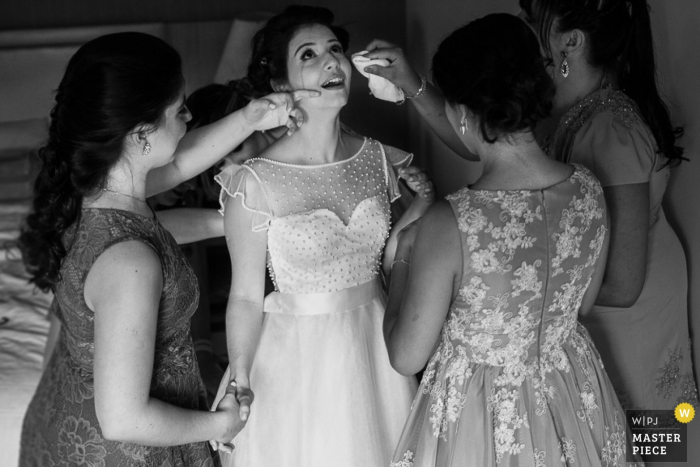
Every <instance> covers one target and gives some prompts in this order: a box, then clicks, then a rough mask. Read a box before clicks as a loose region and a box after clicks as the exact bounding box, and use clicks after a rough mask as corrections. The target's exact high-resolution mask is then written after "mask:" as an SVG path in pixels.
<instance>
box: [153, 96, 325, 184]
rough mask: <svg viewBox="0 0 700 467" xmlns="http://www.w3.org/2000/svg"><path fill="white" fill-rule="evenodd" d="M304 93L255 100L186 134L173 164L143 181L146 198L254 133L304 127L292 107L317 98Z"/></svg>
mask: <svg viewBox="0 0 700 467" xmlns="http://www.w3.org/2000/svg"><path fill="white" fill-rule="evenodd" d="M320 95H321V93H320V92H318V91H307V90H304V89H301V90H297V91H294V92H291V93H274V94H270V95H268V96H265V97H263V98H261V99H254V100H252V101H250V102H249V103H248V105H246V106H245V107H243V108H242V109H240V110H237V111H236V112H233V113H232V114H229V115H227V116H226V117H224V118H222V119H221V120H218V121H216V122H214V123H211V124H209V125H206V126H203V127H200V128H196V129H194V130H192V131H189V132H187V133H186V134H185V136H183V137H182V139H181V140H180V142H179V143H178V145H177V149H176V150H175V154H174V155H173V161H172V162H170V163H169V164H167V165H164V166H163V167H158V168H156V169H153V170H151V171H150V172H149V173H148V177H147V178H146V195H147V196H153V195H155V194H158V193H161V192H163V191H166V190H169V189H171V188H173V187H176V186H177V185H179V184H180V183H182V182H184V181H186V180H189V179H191V178H193V177H195V176H196V175H199V174H200V173H202V172H204V171H205V170H206V169H208V168H209V167H211V166H212V165H214V164H216V163H217V162H218V161H219V160H221V159H222V158H223V157H224V156H226V155H227V154H228V153H230V152H231V151H233V149H235V148H236V147H237V146H238V145H240V144H241V143H242V142H243V141H244V140H245V139H246V138H248V137H249V136H250V135H251V134H253V132H254V131H258V130H269V129H272V128H278V127H280V126H287V127H288V128H289V132H294V131H295V130H296V129H297V128H298V127H299V126H301V125H302V123H303V117H302V114H301V111H300V110H299V109H297V108H295V107H294V103H295V102H296V101H298V100H300V99H305V98H313V97H318V96H320Z"/></svg>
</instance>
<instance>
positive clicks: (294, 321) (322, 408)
mask: <svg viewBox="0 0 700 467" xmlns="http://www.w3.org/2000/svg"><path fill="white" fill-rule="evenodd" d="M384 305H385V296H384V294H383V292H382V290H381V286H380V284H379V283H378V282H376V281H372V282H367V283H365V284H362V285H359V286H357V287H352V288H349V289H345V290H341V291H338V292H330V293H317V294H287V293H277V292H275V293H273V294H270V295H269V296H268V297H267V298H266V299H265V317H264V320H263V327H262V332H261V338H260V343H259V346H258V349H257V352H256V354H255V358H254V361H253V365H252V368H251V374H250V380H251V389H252V390H253V392H254V393H255V400H254V402H253V405H252V406H251V415H250V418H249V420H248V423H247V425H246V427H245V428H244V429H243V430H242V431H241V432H240V433H239V435H238V436H237V437H236V438H235V439H234V440H233V444H234V445H235V446H236V448H235V450H234V452H233V454H231V455H227V454H223V455H222V461H223V464H224V465H225V466H235V467H328V466H334V467H345V466H347V467H358V466H362V467H375V466H376V467H379V466H384V467H385V466H387V465H388V464H389V462H390V460H391V455H392V453H393V451H394V448H395V447H396V443H397V442H398V439H399V436H400V434H401V430H402V428H403V426H404V423H405V421H406V418H407V416H408V414H409V411H410V405H411V401H412V399H413V396H414V394H415V391H416V386H417V384H416V381H415V379H414V378H413V377H404V376H401V375H400V374H398V373H397V372H396V371H394V369H393V368H392V367H391V365H390V363H389V358H388V355H387V351H386V347H385V345H384V338H383V335H382V320H383V316H384ZM228 379H229V370H227V371H226V374H225V375H224V379H223V381H222V387H221V388H220V389H219V397H221V395H222V394H223V391H224V390H225V383H226V382H228ZM217 400H218V398H217Z"/></svg>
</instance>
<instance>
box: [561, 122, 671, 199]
mask: <svg viewBox="0 0 700 467" xmlns="http://www.w3.org/2000/svg"><path fill="white" fill-rule="evenodd" d="M655 148H656V143H655V141H654V138H653V136H652V135H651V132H650V131H649V130H648V129H647V127H646V126H645V125H644V123H643V122H641V121H634V122H623V121H621V120H620V119H618V118H617V117H616V116H615V115H614V114H613V113H612V112H603V113H600V114H598V115H596V116H595V117H594V118H592V119H591V120H590V121H589V122H587V123H586V124H585V125H584V126H583V127H581V130H579V132H578V134H577V136H576V142H575V144H574V147H573V149H572V159H571V160H572V161H575V162H579V163H581V164H583V165H584V166H586V167H588V168H589V169H590V170H591V171H592V172H593V173H594V174H595V176H596V177H597V178H598V179H599V180H600V183H601V185H602V186H615V185H628V184H633V183H645V182H648V181H649V180H650V178H651V173H652V171H653V170H654V167H655V165H656V162H657V159H658V157H659V156H658V155H657V153H656V150H655Z"/></svg>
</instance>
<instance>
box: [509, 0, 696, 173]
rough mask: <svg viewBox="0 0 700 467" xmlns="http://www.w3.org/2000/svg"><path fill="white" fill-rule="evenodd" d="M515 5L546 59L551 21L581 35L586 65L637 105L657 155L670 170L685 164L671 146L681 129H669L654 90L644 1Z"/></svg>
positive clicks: (525, 0) (543, 0)
mask: <svg viewBox="0 0 700 467" xmlns="http://www.w3.org/2000/svg"><path fill="white" fill-rule="evenodd" d="M520 7H521V8H522V9H523V11H524V12H525V13H527V15H528V16H529V17H530V18H532V19H533V20H534V21H535V22H536V29H537V32H538V35H539V38H540V42H541V43H542V45H543V47H544V48H545V50H547V51H548V52H549V55H550V56H551V49H550V43H549V33H550V31H551V30H552V25H554V24H555V22H556V24H557V31H558V32H566V31H572V30H574V29H579V30H581V31H583V32H584V33H585V34H586V37H587V39H588V61H589V63H590V64H591V65H593V66H595V67H597V68H602V69H605V70H612V71H614V72H615V73H616V76H617V81H618V83H619V85H620V89H622V91H623V92H624V93H625V94H627V95H628V96H629V97H630V98H632V99H633V100H634V101H635V102H636V103H637V106H638V107H639V110H640V112H641V114H642V117H643V118H644V121H645V122H646V123H647V125H649V128H650V129H651V132H652V133H653V134H654V138H655V139H656V143H657V144H658V150H659V152H660V153H662V154H663V155H665V156H666V157H667V158H668V163H669V164H670V165H671V166H677V165H678V164H680V163H681V161H683V160H688V159H686V158H685V157H683V148H681V147H680V146H677V145H676V140H677V139H678V138H680V137H681V136H682V135H683V129H682V128H681V127H674V126H673V125H672V123H671V117H670V115H669V111H668V107H666V104H665V103H664V101H663V100H662V99H661V96H660V95H659V90H658V88H657V83H656V60H655V57H654V41H653V37H652V32H651V20H650V17H649V5H648V4H647V2H646V0H520Z"/></svg>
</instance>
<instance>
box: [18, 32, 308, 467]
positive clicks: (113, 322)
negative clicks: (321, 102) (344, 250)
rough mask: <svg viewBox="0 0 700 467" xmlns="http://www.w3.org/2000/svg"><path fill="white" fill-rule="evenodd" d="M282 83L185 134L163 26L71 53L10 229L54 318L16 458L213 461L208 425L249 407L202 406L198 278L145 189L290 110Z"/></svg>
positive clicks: (215, 434)
mask: <svg viewBox="0 0 700 467" xmlns="http://www.w3.org/2000/svg"><path fill="white" fill-rule="evenodd" d="M312 94H316V93H312ZM292 99H293V96H289V95H286V94H278V95H274V96H269V97H268V98H267V99H260V100H257V101H253V102H251V103H250V104H249V105H248V106H247V107H246V108H245V109H243V110H241V111H240V112H236V113H234V114H232V115H231V116H230V117H227V118H225V119H223V120H221V121H220V122H218V123H216V124H213V125H210V126H208V127H203V128H201V129H200V130H196V131H194V132H192V133H189V134H188V136H186V137H184V138H183V135H184V133H185V123H186V122H187V121H188V120H189V119H190V115H189V111H188V110H187V107H185V105H184V80H183V77H182V70H181V63H180V57H179V56H178V54H177V52H176V51H175V50H174V49H173V48H172V47H170V46H169V45H167V44H166V43H165V42H163V41H162V40H161V39H158V38H155V37H153V36H149V35H147V34H142V33H119V34H110V35H107V36H102V37H99V38H97V39H94V40H92V41H90V42H88V43H86V44H85V45H83V46H82V47H81V48H80V49H79V50H78V51H77V52H76V54H75V55H74V56H73V57H72V58H71V60H70V61H69V63H68V66H67V68H66V72H65V75H64V77H63V79H62V81H61V84H60V85H59V88H58V90H57V93H56V104H55V106H54V108H53V110H52V112H51V126H50V134H49V139H48V142H47V144H46V146H45V147H43V148H42V150H41V151H40V154H41V159H42V168H41V171H40V173H39V175H38V177H37V181H36V184H35V198H34V207H33V211H32V213H31V214H30V215H29V216H28V218H27V220H26V225H25V226H24V228H23V230H22V234H21V236H20V240H19V241H20V246H21V249H22V255H23V259H24V262H25V263H26V265H27V268H28V270H29V271H30V273H31V274H32V276H33V278H32V281H33V282H34V283H35V284H36V285H37V286H39V287H40V288H42V289H46V290H52V291H53V292H54V293H55V297H56V299H55V300H56V301H55V305H57V306H53V307H52V309H53V310H55V314H56V316H52V320H58V322H59V323H60V325H57V327H56V329H57V328H60V335H59V338H58V341H57V344H56V347H55V350H54V351H53V353H52V355H51V357H50V360H49V362H48V365H47V366H46V370H45V372H44V374H43V376H42V379H41V381H40V382H39V385H38V388H37V392H36V394H35V396H34V398H33V399H32V402H31V404H30V406H29V408H28V410H27V414H26V416H25V419H24V424H23V428H22V441H21V453H20V465H21V466H41V467H47V466H54V465H59V466H74V465H90V466H105V467H109V466H154V467H155V466H163V467H166V466H168V467H171V466H183V467H184V466H197V467H203V466H213V465H219V459H218V455H216V453H212V452H211V449H210V446H209V445H208V444H207V441H208V440H210V439H217V440H220V441H226V440H230V439H231V438H232V437H233V436H234V435H235V434H236V433H237V432H238V431H240V429H241V427H242V426H243V425H244V424H245V422H244V421H242V420H241V419H240V417H239V413H240V412H239V407H238V403H237V400H236V397H235V395H234V394H233V392H232V391H229V392H228V393H227V394H226V396H225V397H224V398H223V400H222V402H221V403H220V404H219V406H218V409H217V411H216V412H209V411H207V406H206V399H205V395H204V392H203V384H202V381H201V378H200V376H199V372H198V369H197V362H196V360H195V357H194V349H193V346H192V340H191V337H190V326H189V322H190V318H191V316H192V314H193V313H194V310H195V308H196V305H197V298H198V288H197V281H196V278H195V276H194V274H193V272H192V270H191V268H190V267H189V266H188V264H187V262H186V260H185V258H184V256H183V254H182V252H181V251H180V249H179V248H178V246H177V244H176V243H175V240H174V238H173V237H172V236H171V235H170V233H168V232H167V231H166V230H165V229H164V228H163V227H162V226H161V225H160V223H159V222H158V220H157V219H156V218H155V216H154V213H153V211H151V210H150V208H149V207H148V205H147V204H146V201H145V198H146V195H147V194H155V193H158V192H160V191H163V190H167V189H169V188H172V187H173V186H175V185H177V184H179V183H181V182H182V181H184V180H186V179H189V178H191V177H193V176H195V175H197V174H198V173H200V172H202V171H203V170H205V169H206V168H207V167H208V166H209V165H212V164H214V163H215V162H216V161H217V160H218V159H220V158H222V157H224V156H225V155H226V154H228V153H229V152H230V150H231V149H233V148H234V147H236V146H237V145H238V144H240V143H241V142H242V141H243V140H244V139H245V138H246V137H248V136H249V135H250V134H251V133H252V132H253V131H255V130H263V129H268V128H272V127H277V126H279V125H280V124H283V123H288V124H289V125H294V123H293V122H291V121H290V116H291V117H293V118H299V117H300V115H299V114H298V111H294V112H291V113H290V110H289V109H291V103H292ZM272 107H274V108H272ZM178 144H179V145H178ZM52 327H53V326H52Z"/></svg>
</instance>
